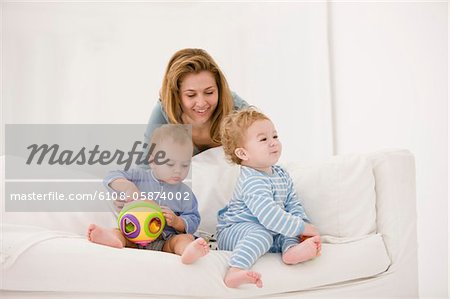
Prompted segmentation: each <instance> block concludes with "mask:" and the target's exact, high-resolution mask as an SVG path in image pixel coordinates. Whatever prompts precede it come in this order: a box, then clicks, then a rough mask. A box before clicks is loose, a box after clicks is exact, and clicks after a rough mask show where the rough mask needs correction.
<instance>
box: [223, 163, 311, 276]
mask: <svg viewBox="0 0 450 299" xmlns="http://www.w3.org/2000/svg"><path fill="white" fill-rule="evenodd" d="M305 222H308V223H309V222H310V221H309V219H308V217H307V215H306V213H305V210H304V209H303V206H302V205H301V204H300V201H299V200H298V198H297V194H296V192H295V188H294V184H293V182H292V179H291V178H290V176H289V174H288V173H287V172H286V171H285V170H284V169H283V168H281V167H280V166H278V165H275V166H272V174H271V175H269V174H267V173H265V172H261V171H258V170H255V169H253V168H250V167H246V166H241V170H240V175H239V179H238V181H237V184H236V187H235V189H234V192H233V196H232V199H231V201H230V202H229V203H228V204H227V206H226V207H225V208H223V209H221V210H220V211H219V212H218V224H217V242H218V246H219V249H221V250H229V251H233V253H232V255H231V258H230V261H229V266H230V267H235V268H240V269H249V268H250V267H251V266H252V265H253V264H254V263H255V262H256V260H257V259H258V258H259V257H261V256H262V255H264V254H265V253H266V252H283V253H284V252H286V250H288V249H289V248H290V247H292V246H294V245H297V244H299V242H300V240H299V236H300V235H301V234H302V233H303V231H304V229H305Z"/></svg>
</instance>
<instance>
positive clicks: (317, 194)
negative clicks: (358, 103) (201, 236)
mask: <svg viewBox="0 0 450 299" xmlns="http://www.w3.org/2000/svg"><path fill="white" fill-rule="evenodd" d="M282 166H283V167H284V168H285V169H286V170H287V171H288V172H289V174H290V176H291V178H292V180H293V182H294V185H295V188H296V190H297V194H298V197H299V199H300V201H301V203H302V204H303V206H304V208H305V210H306V213H307V214H308V216H309V217H310V219H311V221H312V222H313V223H314V224H315V225H316V226H317V228H318V229H319V231H320V233H321V234H322V235H330V236H334V237H346V238H347V237H359V236H364V235H367V234H371V233H374V232H375V229H376V206H375V204H376V194H375V180H374V176H373V173H372V167H371V164H370V163H369V162H368V160H367V159H366V158H365V157H364V156H362V155H347V156H335V157H332V158H331V159H329V160H328V161H326V162H324V163H320V164H310V165H305V164H301V163H298V162H290V163H284V164H282ZM238 175H239V166H236V165H231V164H230V163H229V162H228V161H226V159H225V155H224V153H223V149H222V148H221V147H219V148H213V149H210V150H207V151H205V152H203V153H201V154H199V155H197V156H195V157H194V158H193V161H192V189H193V191H194V193H195V195H196V196H197V199H198V202H199V210H200V215H201V216H202V221H201V224H200V228H199V229H200V230H202V231H205V232H208V233H215V227H216V224H217V218H216V217H217V211H218V210H220V209H221V208H223V207H224V206H225V205H226V204H227V203H228V201H229V200H230V199H231V196H232V193H233V189H234V185H235V183H236V180H237V177H238Z"/></svg>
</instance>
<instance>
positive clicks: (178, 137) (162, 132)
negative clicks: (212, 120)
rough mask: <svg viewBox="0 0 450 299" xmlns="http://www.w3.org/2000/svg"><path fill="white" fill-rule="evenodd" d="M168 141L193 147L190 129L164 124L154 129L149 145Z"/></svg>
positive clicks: (183, 126) (184, 126)
mask: <svg viewBox="0 0 450 299" xmlns="http://www.w3.org/2000/svg"><path fill="white" fill-rule="evenodd" d="M168 139H169V140H172V141H174V142H175V143H177V144H180V145H185V144H189V145H192V146H193V143H192V134H191V130H190V127H189V126H186V125H173V124H165V125H162V126H160V127H158V128H156V129H155V130H154V131H153V134H152V137H151V138H150V144H152V143H154V144H159V143H161V142H162V141H164V140H168Z"/></svg>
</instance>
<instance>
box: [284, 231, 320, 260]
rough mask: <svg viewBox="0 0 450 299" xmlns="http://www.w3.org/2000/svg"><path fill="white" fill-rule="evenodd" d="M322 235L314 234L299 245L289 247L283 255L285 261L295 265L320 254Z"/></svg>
mask: <svg viewBox="0 0 450 299" xmlns="http://www.w3.org/2000/svg"><path fill="white" fill-rule="evenodd" d="M320 247H321V242H320V237H319V236H314V237H311V238H308V239H306V240H305V241H303V242H301V243H300V244H298V245H295V246H292V247H291V248H289V249H288V250H287V251H286V252H285V253H284V254H283V256H282V259H283V262H284V263H285V264H288V265H295V264H298V263H301V262H305V261H307V260H310V259H313V258H315V257H316V256H318V255H320Z"/></svg>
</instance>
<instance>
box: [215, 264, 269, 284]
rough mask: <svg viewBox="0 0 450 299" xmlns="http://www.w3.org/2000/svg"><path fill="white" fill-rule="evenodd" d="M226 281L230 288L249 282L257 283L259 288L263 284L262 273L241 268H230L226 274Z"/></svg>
mask: <svg viewBox="0 0 450 299" xmlns="http://www.w3.org/2000/svg"><path fill="white" fill-rule="evenodd" d="M224 282H225V285H226V286H227V287H229V288H237V287H239V286H240V285H242V284H247V283H250V284H255V285H256V286H257V287H258V288H262V286H263V283H262V280H261V274H259V273H258V272H255V271H250V270H244V269H239V268H230V269H229V270H228V272H227V274H226V275H225V279H224Z"/></svg>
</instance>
